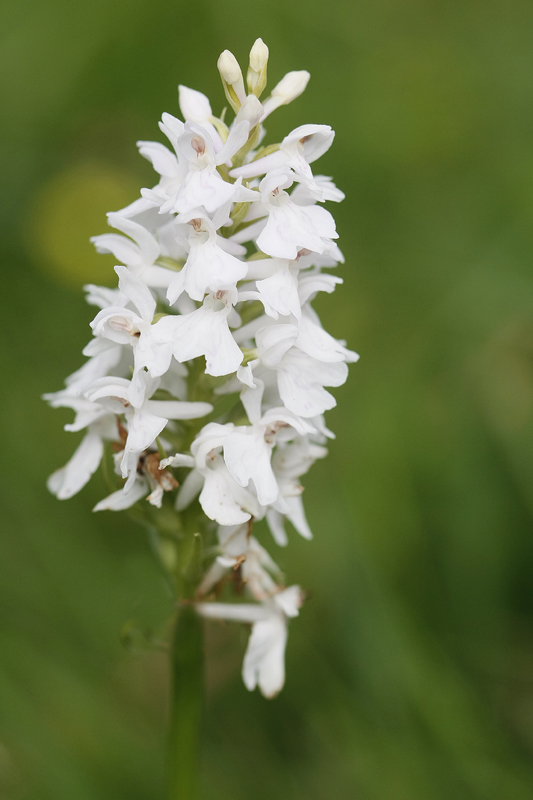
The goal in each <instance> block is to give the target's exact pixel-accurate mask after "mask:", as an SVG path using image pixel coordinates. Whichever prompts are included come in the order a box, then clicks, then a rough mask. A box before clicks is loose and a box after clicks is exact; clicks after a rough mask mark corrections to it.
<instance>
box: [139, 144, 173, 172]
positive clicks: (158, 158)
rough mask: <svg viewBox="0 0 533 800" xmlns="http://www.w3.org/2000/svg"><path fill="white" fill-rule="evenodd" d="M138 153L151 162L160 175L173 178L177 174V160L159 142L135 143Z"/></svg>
mask: <svg viewBox="0 0 533 800" xmlns="http://www.w3.org/2000/svg"><path fill="white" fill-rule="evenodd" d="M137 147H138V148H139V153H140V154H141V155H142V156H144V157H145V158H147V159H148V161H150V162H151V164H152V166H153V168H154V169H155V171H156V172H159V174H160V175H163V176H165V177H174V176H176V175H177V174H178V171H179V166H178V159H177V158H176V156H175V155H174V153H171V152H170V150H169V149H168V147H165V145H163V144H160V143H159V142H137Z"/></svg>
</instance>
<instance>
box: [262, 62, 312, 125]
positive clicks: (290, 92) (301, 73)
mask: <svg viewBox="0 0 533 800" xmlns="http://www.w3.org/2000/svg"><path fill="white" fill-rule="evenodd" d="M310 77H311V76H310V74H309V73H308V72H307V70H305V69H302V70H298V71H295V72H287V74H286V75H284V76H283V78H282V79H281V80H280V82H279V83H278V84H277V85H276V86H274V88H273V89H272V92H271V95H270V97H269V98H268V100H267V101H266V102H265V103H264V106H265V113H264V116H263V119H266V117H267V116H268V115H269V114H272V112H273V111H275V109H276V108H279V107H280V106H286V105H288V104H289V103H292V101H293V100H296V98H297V97H299V96H300V95H301V94H302V92H304V91H305V88H306V86H307V84H308V82H309V78H310Z"/></svg>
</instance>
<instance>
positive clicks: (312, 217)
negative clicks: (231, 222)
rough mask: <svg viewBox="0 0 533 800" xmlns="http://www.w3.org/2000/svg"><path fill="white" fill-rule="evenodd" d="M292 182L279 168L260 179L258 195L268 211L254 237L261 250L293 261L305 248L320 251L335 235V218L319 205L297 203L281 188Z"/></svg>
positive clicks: (325, 248)
mask: <svg viewBox="0 0 533 800" xmlns="http://www.w3.org/2000/svg"><path fill="white" fill-rule="evenodd" d="M292 183H293V179H292V177H291V176H290V175H289V174H288V172H285V171H283V170H279V171H278V170H275V171H274V172H270V173H268V174H267V175H266V176H265V177H264V178H263V180H262V181H261V185H260V189H261V198H262V202H263V204H264V206H265V207H266V209H267V210H268V214H269V218H268V222H267V224H266V226H265V227H264V228H263V230H262V231H261V233H260V234H259V236H258V237H257V246H258V248H259V249H260V250H262V251H263V253H267V254H268V255H270V256H277V257H278V258H286V259H289V260H290V261H293V260H294V259H296V258H297V257H298V252H299V251H300V250H301V249H302V248H305V249H307V250H312V251H314V252H316V253H324V252H326V251H328V250H330V249H331V248H332V247H333V242H332V241H331V240H332V239H336V238H337V232H336V230H335V221H334V219H333V217H332V216H331V214H330V213H329V211H326V209H325V208H322V207H321V206H298V205H296V203H293V202H292V200H291V199H290V196H289V195H288V194H287V192H285V191H284V190H285V189H287V188H288V187H289V186H291V185H292Z"/></svg>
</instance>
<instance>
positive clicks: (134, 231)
mask: <svg viewBox="0 0 533 800" xmlns="http://www.w3.org/2000/svg"><path fill="white" fill-rule="evenodd" d="M107 219H108V222H109V224H110V225H111V227H112V228H116V229H117V230H119V231H122V233H125V234H126V236H129V237H130V239H133V240H134V241H135V242H136V243H137V244H138V246H139V248H140V250H141V253H142V256H143V259H144V262H145V263H146V264H153V263H154V261H155V260H156V258H158V257H159V254H160V250H159V245H158V243H157V241H156V240H155V238H154V237H153V236H152V234H151V233H150V231H148V230H146V228H145V227H144V225H139V224H138V223H137V222H133V220H131V219H127V218H125V217H121V216H120V214H115V213H113V212H112V213H110V214H108V215H107Z"/></svg>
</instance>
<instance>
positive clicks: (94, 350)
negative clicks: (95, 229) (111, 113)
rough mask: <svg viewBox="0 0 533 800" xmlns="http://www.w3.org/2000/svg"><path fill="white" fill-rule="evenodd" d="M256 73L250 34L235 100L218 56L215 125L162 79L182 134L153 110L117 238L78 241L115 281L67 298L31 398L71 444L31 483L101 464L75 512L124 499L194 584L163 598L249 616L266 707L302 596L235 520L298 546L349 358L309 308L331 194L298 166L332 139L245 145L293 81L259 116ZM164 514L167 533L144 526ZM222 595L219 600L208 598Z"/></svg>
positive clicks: (293, 78)
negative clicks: (147, 172) (174, 101)
mask: <svg viewBox="0 0 533 800" xmlns="http://www.w3.org/2000/svg"><path fill="white" fill-rule="evenodd" d="M267 61H268V48H267V47H266V45H265V44H264V43H263V42H262V40H261V39H258V40H257V41H256V42H255V44H254V46H253V47H252V50H251V53H250V66H249V69H248V73H247V78H246V84H247V89H248V92H246V90H245V82H244V79H243V75H242V72H241V69H240V67H239V65H238V63H237V61H236V59H235V57H234V56H233V55H232V54H231V53H230V52H229V51H225V52H224V53H222V55H221V56H220V58H219V61H218V69H219V71H220V75H221V78H222V83H223V86H224V91H225V94H226V98H227V101H228V103H229V105H230V106H231V108H232V109H233V111H234V112H235V117H234V119H233V121H232V123H231V124H230V125H228V124H227V123H226V122H225V121H224V113H223V114H222V115H221V117H215V116H214V115H213V113H212V111H211V106H210V104H209V101H208V99H207V97H205V95H203V94H201V93H200V92H198V91H195V90H193V89H189V88H187V87H185V86H180V87H179V104H180V108H181V113H182V116H183V117H184V119H185V122H182V121H181V120H179V119H177V118H176V117H174V116H172V115H171V114H163V117H162V121H161V122H160V123H159V127H160V129H161V131H162V132H163V134H164V135H165V136H166V137H167V139H168V140H169V142H170V148H168V147H166V146H164V145H163V144H160V143H158V142H147V141H143V142H139V143H138V147H139V150H140V153H141V155H143V156H144V157H145V158H147V159H148V160H149V161H150V162H151V163H152V165H153V167H154V169H155V170H156V172H157V173H159V175H160V178H159V182H158V183H157V185H156V186H154V187H153V188H152V189H143V190H142V191H141V197H140V198H139V199H137V200H135V201H134V202H133V203H132V204H131V205H129V206H127V207H126V208H123V209H122V210H121V211H118V212H114V213H110V214H108V221H109V224H110V226H111V227H112V228H114V229H115V230H117V231H118V232H119V233H107V234H103V235H101V236H95V237H94V238H93V239H92V241H93V243H94V245H95V247H96V249H97V250H98V252H100V253H111V254H113V256H114V257H115V259H116V260H117V261H119V262H120V266H116V267H115V272H116V274H117V276H118V288H116V289H109V288H105V287H100V286H94V285H89V286H87V287H86V291H87V301H88V302H89V303H90V304H92V305H94V306H96V307H97V308H99V309H100V310H99V311H98V313H97V314H96V317H95V318H94V320H93V321H92V323H91V327H92V331H93V339H92V340H91V341H90V342H89V344H88V345H87V346H86V347H85V349H84V351H83V354H84V355H85V356H87V358H88V360H87V361H86V363H85V364H84V365H83V366H82V367H81V368H80V369H79V370H78V371H77V372H75V373H74V374H73V375H71V376H70V377H69V378H67V380H66V387H65V388H64V389H63V390H61V391H59V392H56V393H54V394H49V395H46V398H47V399H48V400H49V401H50V403H51V405H52V406H54V407H59V406H64V407H67V408H71V409H73V410H74V411H75V412H76V416H75V419H74V422H73V423H71V424H69V425H66V426H65V428H66V430H69V431H82V430H84V431H86V433H85V436H84V438H83V440H82V442H81V444H80V445H79V447H78V449H77V450H76V452H75V453H74V455H73V457H72V458H71V460H70V461H69V462H68V463H67V464H66V466H64V467H63V468H62V469H60V470H58V471H57V472H55V473H54V474H53V475H51V477H50V479H49V488H50V490H51V491H52V492H53V493H54V494H55V495H56V496H57V497H58V498H60V499H65V498H68V497H71V496H72V495H74V494H75V493H76V492H78V491H79V490H80V489H81V488H82V487H83V486H84V485H85V484H86V483H87V481H88V480H89V478H90V477H91V475H92V474H93V473H94V472H95V471H96V470H97V468H98V466H99V465H100V463H101V461H102V459H104V461H105V460H106V458H107V459H109V458H111V456H110V455H109V454H110V453H113V455H112V458H113V461H114V469H115V472H116V473H117V475H118V476H120V478H121V479H122V481H123V485H122V484H121V485H120V487H119V488H116V490H115V491H113V492H112V493H111V494H110V495H109V496H108V497H106V498H105V499H103V500H101V501H100V502H99V503H98V504H97V505H96V507H95V511H99V510H104V509H108V510H113V511H119V510H123V509H128V508H131V507H133V506H134V505H135V504H139V505H138V506H137V507H139V506H140V507H141V508H142V509H144V510H143V512H142V513H143V514H144V515H145V517H147V518H149V519H150V521H151V524H152V525H153V526H154V527H155V528H156V529H159V534H158V535H159V542H160V548H159V552H160V555H161V558H162V561H163V562H164V564H165V565H166V567H167V569H168V571H169V572H170V573H171V574H174V575H178V576H181V578H182V579H183V576H184V575H188V576H189V577H190V576H191V574H192V572H191V569H190V562H191V560H192V559H193V557H194V558H196V561H197V563H199V565H200V567H199V570H197V571H196V572H195V576H194V578H193V583H194V586H193V587H192V590H191V589H190V587H189V589H188V590H187V588H186V589H185V590H184V591H182V593H181V597H180V598H179V599H181V600H184V599H185V598H186V597H188V598H189V599H188V602H192V603H194V604H195V608H196V609H197V611H198V612H199V613H200V614H201V615H203V616H205V617H211V618H218V619H228V620H237V621H242V622H247V623H251V625H252V631H251V636H250V639H249V643H248V647H247V650H246V655H245V658H244V666H243V678H244V682H245V684H246V686H247V687H248V689H253V688H255V687H256V686H257V685H258V686H259V688H260V690H261V691H262V693H263V694H264V695H265V696H267V697H271V696H273V695H275V694H276V693H277V692H278V691H279V690H280V689H281V688H282V686H283V683H284V651H285V643H286V638H287V621H288V619H289V618H291V617H294V616H296V615H297V614H298V610H299V607H300V605H301V603H302V592H301V590H300V588H299V587H298V586H290V587H288V588H286V587H285V586H284V585H283V582H282V576H281V574H280V571H279V568H278V567H277V566H276V564H275V563H274V561H273V560H272V559H271V557H270V556H269V555H268V553H267V551H266V550H265V549H264V547H263V546H262V545H261V544H260V543H259V541H258V540H257V539H256V538H255V537H254V535H253V532H252V528H253V523H254V522H255V521H258V520H261V519H266V523H267V525H268V527H269V529H270V531H271V534H272V536H273V538H274V540H275V542H276V543H277V544H278V545H285V544H286V543H287V533H286V530H285V522H286V520H289V521H290V523H291V524H292V526H293V527H294V528H295V529H296V530H297V531H298V533H299V534H301V535H302V536H303V537H305V538H306V539H310V538H311V531H310V528H309V525H308V523H307V520H306V517H305V513H304V509H303V505H302V491H303V487H302V486H301V484H300V478H301V476H302V475H304V474H305V473H306V472H307V471H308V469H309V468H310V466H311V465H312V464H313V462H314V461H315V460H316V459H318V458H323V457H324V456H325V455H326V453H327V451H326V449H325V447H324V444H325V442H326V440H327V439H328V438H331V437H332V436H333V434H332V433H331V432H330V431H329V430H328V429H327V428H326V426H325V423H324V418H323V414H324V412H325V411H327V410H328V409H331V408H332V407H333V406H335V399H334V397H333V396H332V395H331V394H330V393H329V392H328V391H327V389H326V388H325V387H326V386H327V387H335V386H340V385H342V384H343V383H344V382H345V380H346V377H347V363H348V362H353V361H356V360H357V355H356V354H355V353H353V352H352V351H350V350H348V349H347V348H346V346H345V344H344V343H343V342H341V341H338V340H336V339H334V338H333V337H332V336H330V334H328V333H327V332H326V331H325V330H324V329H323V327H322V326H321V323H320V320H319V318H318V316H317V313H316V311H315V310H314V309H313V308H312V305H311V303H312V301H313V300H314V298H315V297H316V296H317V294H318V293H319V292H328V293H331V292H333V291H334V290H335V288H336V286H337V284H339V283H342V280H341V278H338V277H335V276H333V275H331V274H330V273H329V272H324V271H323V270H324V269H327V268H330V267H336V266H337V264H338V263H339V262H342V261H343V257H342V254H341V252H340V250H339V248H338V247H337V245H336V244H335V241H334V240H335V239H337V233H336V230H335V222H334V220H333V217H332V215H331V214H330V212H329V211H327V210H326V209H325V208H324V207H323V206H322V205H319V204H320V203H323V202H324V201H326V200H332V201H334V202H339V201H341V200H342V199H343V197H344V195H343V193H342V192H341V191H340V190H339V189H337V188H336V187H335V185H334V183H332V181H331V179H330V178H328V177H325V176H323V175H314V174H313V172H312V171H311V167H310V166H309V165H310V164H311V163H312V162H314V161H315V160H316V159H318V158H319V156H321V155H322V154H323V153H325V152H326V151H327V150H328V149H329V147H330V146H331V144H332V142H333V137H334V132H333V131H332V129H331V128H330V127H329V126H328V125H302V126H300V127H298V128H296V129H295V130H294V131H292V132H291V133H289V134H288V136H286V137H285V138H284V139H283V141H282V142H281V144H275V145H266V146H265V145H264V144H263V138H264V135H265V129H264V122H265V120H266V118H267V117H268V116H269V114H271V113H272V112H273V111H274V110H275V109H276V108H277V107H279V106H281V105H284V104H287V103H289V102H291V101H292V100H294V99H295V98H296V97H298V96H299V95H300V94H301V93H302V92H303V90H304V89H305V87H306V85H307V82H308V79H309V73H308V72H305V71H300V72H290V73H288V74H287V75H285V77H284V78H283V79H282V80H281V81H280V82H279V83H278V84H277V86H276V87H275V88H274V89H273V90H272V92H271V94H270V96H269V97H268V99H267V100H266V101H265V102H263V103H261V102H260V100H259V97H260V96H261V94H262V92H263V90H264V88H265V85H266V73H267ZM291 187H293V188H292V191H291V192H290V193H289V191H288V190H289V189H290V188H291ZM116 480H118V479H116ZM146 501H148V504H146ZM172 504H173V505H174V506H175V509H176V511H173V512H172V513H173V515H174V528H173V529H172V530H171V531H170V533H169V527H168V524H166V526H164V529H163V528H162V526H161V525H158V516H157V514H158V513H160V512H162V510H163V509H167V511H168V509H169V508H171V505H172ZM176 512H177V513H176ZM150 515H151V516H150ZM167 517H168V514H167ZM187 530H194V532H195V534H196V536H197V538H198V533H201V538H202V542H203V544H202V552H201V554H200V556H199V559H198V553H196V555H194V554H193V550H194V549H195V548H194V547H193V548H192V549H189V551H187V553H185V551H184V550H183V549H181V550H180V542H182V540H183V538H184V537H185V535H186V531H187ZM196 550H197V548H196ZM184 559H185V560H184ZM185 562H186V563H185ZM187 570H188V571H187ZM237 575H238V581H237V580H236V576H237ZM231 578H233V580H231ZM237 583H238V588H239V592H238V593H237V594H236V597H235V599H234V602H219V601H217V598H220V597H221V595H223V593H224V592H225V591H226V588H225V587H227V586H228V585H233V586H235V587H236V585H237ZM178 584H179V581H178V583H177V585H178ZM179 585H181V586H182V588H183V586H185V585H186V581H185V583H184V582H183V580H182V581H181V584H179ZM243 592H244V594H245V595H247V596H248V598H249V599H250V600H252V601H253V602H242V594H243ZM178 595H179V589H178Z"/></svg>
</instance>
